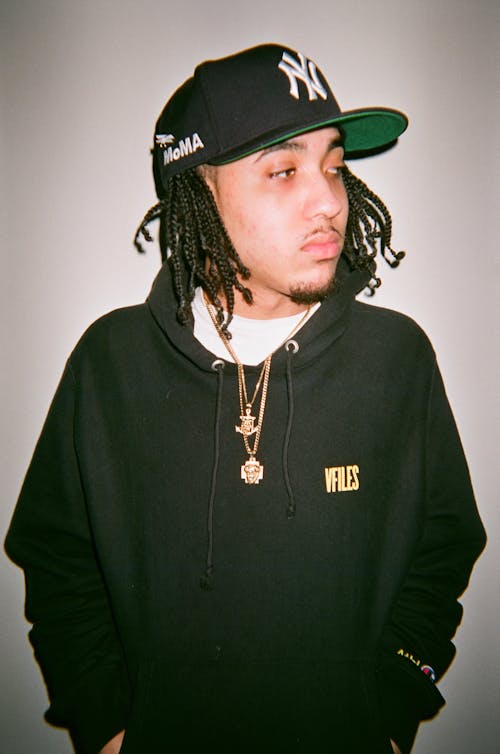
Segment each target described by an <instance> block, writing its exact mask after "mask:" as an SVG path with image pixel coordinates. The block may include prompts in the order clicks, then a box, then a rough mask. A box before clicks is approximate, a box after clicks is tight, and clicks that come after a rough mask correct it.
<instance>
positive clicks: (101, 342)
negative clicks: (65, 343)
mask: <svg viewBox="0 0 500 754" xmlns="http://www.w3.org/2000/svg"><path fill="white" fill-rule="evenodd" d="M150 327H151V316H150V314H149V311H148V308H147V306H146V305H145V304H137V305H135V306H127V307H123V308H120V309H115V310H113V311H111V312H108V313H107V314H104V315H103V316H102V317H99V319H97V320H96V321H95V322H93V323H92V324H91V325H90V326H89V327H88V328H87V330H85V332H84V333H83V335H82V336H81V338H80V339H79V341H78V343H77V344H76V346H75V348H74V350H73V352H72V354H71V356H70V360H71V361H78V360H80V359H82V358H84V357H85V356H86V355H88V354H92V353H97V354H99V353H102V352H106V353H107V354H109V353H110V352H116V351H117V350H118V351H123V350H125V349H126V350H128V351H133V350H134V349H135V348H136V347H138V345H139V344H140V343H141V342H142V341H143V340H144V337H145V334H146V333H147V331H148V329H149V328H150Z"/></svg>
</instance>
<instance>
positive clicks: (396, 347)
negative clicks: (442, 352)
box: [351, 301, 436, 369]
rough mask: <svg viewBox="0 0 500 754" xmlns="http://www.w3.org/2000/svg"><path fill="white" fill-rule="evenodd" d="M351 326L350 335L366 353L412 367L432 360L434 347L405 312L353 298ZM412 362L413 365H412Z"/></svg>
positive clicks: (433, 360) (432, 361)
mask: <svg viewBox="0 0 500 754" xmlns="http://www.w3.org/2000/svg"><path fill="white" fill-rule="evenodd" d="M351 326H352V329H353V334H354V337H356V338H359V340H360V342H362V343H363V349H364V353H365V355H366V356H370V358H372V359H374V360H377V361H379V360H389V362H396V363H398V364H400V365H406V366H407V367H408V368H410V369H412V368H414V367H416V365H417V364H418V368H422V367H424V365H427V367H428V368H431V369H432V368H433V366H434V364H435V362H436V354H435V352H434V348H433V346H432V344H431V342H430V340H429V338H428V336H427V334H426V333H425V332H424V330H423V329H422V328H421V327H420V325H418V324H417V323H416V322H415V320H413V319H412V318H411V317H409V316H407V315H406V314H402V313H400V312H397V311H394V310H392V309H386V308H384V307H380V306H374V305H372V304H366V303H363V302H360V301H355V302H354V305H353V308H352V317H351ZM412 365H413V366H412Z"/></svg>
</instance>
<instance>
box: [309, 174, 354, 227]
mask: <svg viewBox="0 0 500 754" xmlns="http://www.w3.org/2000/svg"><path fill="white" fill-rule="evenodd" d="M346 202H347V194H346V191H345V188H344V184H343V182H342V176H341V174H340V172H339V173H337V174H326V175H325V174H323V173H322V172H318V173H316V174H314V175H311V174H310V175H309V181H308V183H307V187H306V192H305V200H304V215H305V217H306V218H307V219H312V218H314V217H321V216H323V217H327V218H333V217H336V216H337V215H338V214H339V212H341V210H342V209H343V207H344V205H345V203H346Z"/></svg>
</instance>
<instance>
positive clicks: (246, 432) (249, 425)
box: [203, 292, 311, 484]
mask: <svg viewBox="0 0 500 754" xmlns="http://www.w3.org/2000/svg"><path fill="white" fill-rule="evenodd" d="M203 300H204V302H205V306H206V307H207V311H208V313H209V315H210V319H211V320H212V322H213V325H214V327H215V329H216V330H217V334H218V336H219V337H220V339H221V340H222V342H223V344H224V346H225V348H226V350H227V351H228V353H229V354H230V355H231V357H232V359H233V361H234V363H235V364H236V366H237V368H238V395H239V399H240V425H239V426H238V425H235V427H234V428H235V430H236V432H238V433H239V434H241V435H242V437H243V444H244V446H245V450H246V452H247V453H248V459H247V460H246V461H245V463H244V464H242V466H241V478H242V479H243V480H244V481H245V484H259V482H260V481H261V479H263V478H264V466H263V465H262V464H261V463H260V462H259V461H258V460H257V458H256V457H255V456H256V455H257V450H258V448H259V442H260V435H261V432H262V424H263V421H264V411H265V409H266V399H267V388H268V385H269V374H270V371H271V360H272V358H273V353H274V351H273V352H272V353H270V354H269V356H266V358H265V360H264V364H263V366H262V369H261V370H260V374H259V378H258V380H257V384H256V385H255V389H254V391H253V395H252V399H251V400H248V393H247V383H246V378H245V369H244V367H243V364H242V363H241V361H240V360H239V358H238V357H237V355H236V353H235V351H234V349H233V347H232V346H231V344H230V342H229V340H228V339H227V337H226V336H225V335H224V333H223V331H222V328H221V326H220V324H219V323H218V321H217V317H216V315H215V311H214V307H213V306H212V304H211V303H210V302H209V301H208V298H207V296H206V293H205V292H203ZM310 308H311V307H308V308H307V311H306V312H305V313H304V316H303V317H302V318H301V319H300V321H299V322H298V323H297V325H295V327H294V328H293V329H292V331H291V332H290V333H289V334H288V335H287V336H286V338H285V339H284V340H283V341H282V343H281V344H280V346H281V345H283V343H285V342H286V341H287V340H289V339H290V338H291V337H293V335H295V333H296V332H297V331H298V330H299V329H300V328H301V327H302V325H303V323H304V322H305V320H306V318H307V316H308V314H309V310H310ZM280 346H278V348H279V347H280ZM275 350H278V349H275ZM261 385H262V395H261V398H260V407H259V416H258V419H257V426H255V420H256V418H257V417H255V416H253V415H252V408H253V404H254V403H255V400H256V398H257V396H258V394H259V390H260V387H261ZM252 435H255V437H254V443H253V447H252V446H251V445H250V440H249V438H250V437H252Z"/></svg>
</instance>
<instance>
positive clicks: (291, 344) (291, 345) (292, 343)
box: [285, 340, 300, 353]
mask: <svg viewBox="0 0 500 754" xmlns="http://www.w3.org/2000/svg"><path fill="white" fill-rule="evenodd" d="M285 348H286V350H287V351H289V352H290V351H291V352H292V353H297V351H298V350H299V348H300V346H299V344H298V343H297V341H296V340H287V342H286V343H285Z"/></svg>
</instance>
